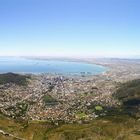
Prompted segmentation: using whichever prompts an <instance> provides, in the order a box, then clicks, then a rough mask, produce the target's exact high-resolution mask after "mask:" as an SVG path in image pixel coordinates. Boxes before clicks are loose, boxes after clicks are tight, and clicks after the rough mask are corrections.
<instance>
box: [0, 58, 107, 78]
mask: <svg viewBox="0 0 140 140" xmlns="http://www.w3.org/2000/svg"><path fill="white" fill-rule="evenodd" d="M106 70H107V68H105V67H103V66H99V65H95V64H87V63H82V62H69V61H61V60H37V59H25V58H13V57H0V73H7V72H15V73H36V74H37V73H52V74H55V73H56V74H81V73H88V74H92V75H95V74H99V73H102V72H104V71H106Z"/></svg>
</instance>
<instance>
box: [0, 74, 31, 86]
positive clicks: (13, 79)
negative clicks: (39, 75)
mask: <svg viewBox="0 0 140 140" xmlns="http://www.w3.org/2000/svg"><path fill="white" fill-rule="evenodd" d="M27 78H30V77H29V76H25V75H19V74H15V73H5V74H0V85H3V84H7V83H13V84H16V85H19V86H25V85H27V83H28V82H27Z"/></svg>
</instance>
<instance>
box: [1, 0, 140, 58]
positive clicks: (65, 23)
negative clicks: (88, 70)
mask: <svg viewBox="0 0 140 140" xmlns="http://www.w3.org/2000/svg"><path fill="white" fill-rule="evenodd" d="M139 6H140V1H139V0H0V55H16V56H21V55H22V56H23V55H27V56H68V57H96V56H106V57H108V56H115V57H116V56H120V57H122V56H124V57H125V56H137V55H140V8H139Z"/></svg>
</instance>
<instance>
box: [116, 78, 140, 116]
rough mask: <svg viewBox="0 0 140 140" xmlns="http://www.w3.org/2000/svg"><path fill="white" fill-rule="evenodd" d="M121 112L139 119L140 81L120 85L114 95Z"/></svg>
mask: <svg viewBox="0 0 140 140" xmlns="http://www.w3.org/2000/svg"><path fill="white" fill-rule="evenodd" d="M114 97H115V98H117V99H118V100H119V101H120V102H121V103H122V105H121V107H122V109H123V111H124V112H125V113H126V114H128V115H131V116H133V117H138V118H139V117H140V79H138V80H133V81H129V82H127V83H124V84H122V85H121V86H120V87H119V89H118V90H117V91H116V92H115V93H114Z"/></svg>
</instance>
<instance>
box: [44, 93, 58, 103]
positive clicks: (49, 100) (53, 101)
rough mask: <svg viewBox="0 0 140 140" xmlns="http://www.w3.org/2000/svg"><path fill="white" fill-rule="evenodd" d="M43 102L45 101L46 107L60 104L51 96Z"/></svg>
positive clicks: (47, 96)
mask: <svg viewBox="0 0 140 140" xmlns="http://www.w3.org/2000/svg"><path fill="white" fill-rule="evenodd" d="M43 100H44V102H45V104H46V105H55V104H57V103H58V102H57V100H56V99H54V98H53V97H52V96H51V95H45V96H44V97H43Z"/></svg>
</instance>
